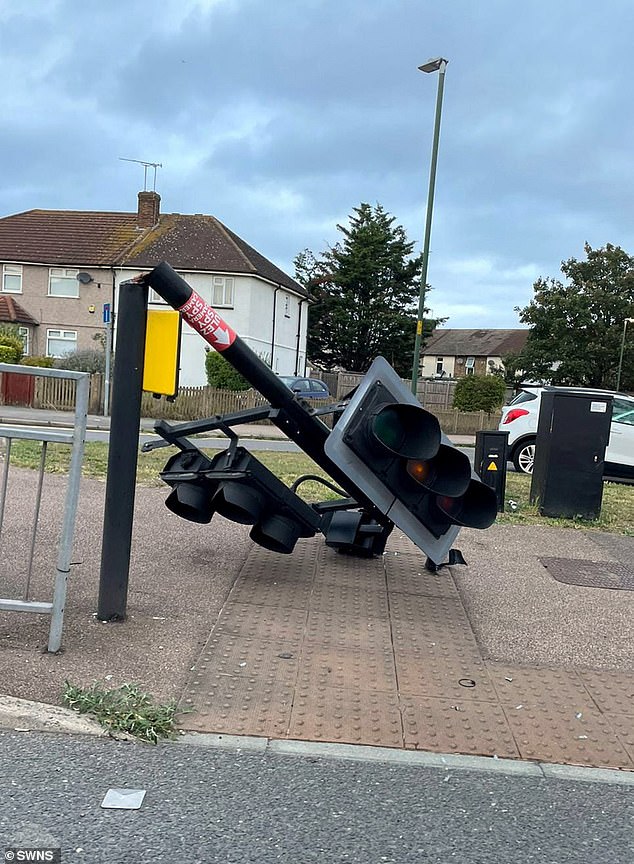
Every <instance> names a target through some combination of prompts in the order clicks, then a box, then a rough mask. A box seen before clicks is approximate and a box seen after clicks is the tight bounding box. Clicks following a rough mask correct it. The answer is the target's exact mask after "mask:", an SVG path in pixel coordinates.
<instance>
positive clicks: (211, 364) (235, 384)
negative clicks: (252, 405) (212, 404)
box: [205, 351, 251, 390]
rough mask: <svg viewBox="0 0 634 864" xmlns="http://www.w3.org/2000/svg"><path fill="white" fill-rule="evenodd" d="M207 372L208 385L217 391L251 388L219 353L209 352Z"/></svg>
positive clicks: (206, 362) (206, 359) (206, 361)
mask: <svg viewBox="0 0 634 864" xmlns="http://www.w3.org/2000/svg"><path fill="white" fill-rule="evenodd" d="M205 371H206V373H207V383H208V384H209V386H210V387H215V388H216V389H217V390H248V389H249V387H250V386H251V385H250V384H249V382H248V381H247V380H246V379H245V378H243V377H242V375H241V374H240V373H239V372H237V371H236V370H235V369H234V368H233V366H232V365H231V363H228V362H227V361H226V360H225V358H224V357H223V356H222V354H219V353H218V351H208V352H207V356H206V357H205Z"/></svg>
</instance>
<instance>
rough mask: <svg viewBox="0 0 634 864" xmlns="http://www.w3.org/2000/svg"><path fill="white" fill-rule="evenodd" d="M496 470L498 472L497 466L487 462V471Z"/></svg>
mask: <svg viewBox="0 0 634 864" xmlns="http://www.w3.org/2000/svg"><path fill="white" fill-rule="evenodd" d="M497 470H498V466H497V465H496V464H495V462H489V467H488V468H487V471H497Z"/></svg>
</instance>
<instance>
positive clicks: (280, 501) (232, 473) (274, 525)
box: [161, 447, 321, 553]
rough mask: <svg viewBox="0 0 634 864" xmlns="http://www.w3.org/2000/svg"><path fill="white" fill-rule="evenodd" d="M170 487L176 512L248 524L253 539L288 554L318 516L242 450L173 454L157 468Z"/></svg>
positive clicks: (316, 524) (308, 534)
mask: <svg viewBox="0 0 634 864" xmlns="http://www.w3.org/2000/svg"><path fill="white" fill-rule="evenodd" d="M161 478H162V479H163V480H164V481H165V482H166V483H167V484H168V485H169V486H171V487H172V491H171V492H170V494H169V495H168V497H167V499H166V501H165V504H166V506H167V507H168V508H169V509H170V510H171V511H172V512H173V513H175V514H176V515H177V516H181V517H182V518H183V519H188V520H189V521H191V522H201V523H207V522H210V521H211V518H212V516H213V515H214V513H218V514H220V515H221V516H224V517H225V519H229V520H231V521H233V522H239V523H240V524H242V525H252V526H253V527H252V529H251V533H250V536H251V539H252V540H253V541H254V542H255V543H258V544H259V545H260V546H264V547H265V548H266V549H271V550H273V551H274V552H282V553H290V552H292V551H293V549H294V548H295V544H296V543H297V540H298V539H299V538H300V537H312V536H313V535H314V534H315V533H316V532H317V531H318V530H319V525H320V521H321V517H320V516H319V515H318V514H317V513H316V512H315V510H313V508H312V507H310V506H309V505H308V504H306V503H305V502H304V501H302V499H301V498H300V497H299V496H298V495H296V494H295V493H294V492H292V491H291V490H290V489H289V488H288V487H287V486H285V485H284V484H283V483H282V481H281V480H279V479H278V478H277V477H276V476H275V475H274V474H272V473H271V471H269V470H268V468H266V467H265V466H264V465H262V463H261V462H259V461H258V460H257V459H256V458H255V456H252V455H251V454H250V453H248V452H247V451H246V450H245V449H244V448H242V447H237V448H235V450H232V449H231V448H230V449H228V450H223V451H222V452H221V453H218V454H216V455H215V456H214V457H213V459H208V458H207V457H206V456H205V455H204V454H203V453H201V452H200V451H199V450H197V449H192V450H186V451H182V452H179V453H176V454H175V455H174V456H172V457H171V458H170V460H169V461H168V462H167V464H166V465H165V468H164V469H163V471H162V472H161Z"/></svg>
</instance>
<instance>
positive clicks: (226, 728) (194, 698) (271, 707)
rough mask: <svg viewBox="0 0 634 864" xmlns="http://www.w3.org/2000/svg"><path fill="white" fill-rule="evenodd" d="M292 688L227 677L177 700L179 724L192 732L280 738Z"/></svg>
mask: <svg viewBox="0 0 634 864" xmlns="http://www.w3.org/2000/svg"><path fill="white" fill-rule="evenodd" d="M293 692H294V688H293V687H292V686H291V687H284V686H282V685H277V686H276V685H272V686H266V685H262V684H261V683H260V682H259V681H258V679H257V678H253V679H246V678H239V677H233V676H227V677H224V678H222V679H220V680H219V681H217V682H209V684H208V686H206V689H205V690H204V691H203V690H202V689H201V690H200V692H198V693H194V692H192V691H190V692H189V693H188V694H186V695H185V697H184V698H183V699H181V702H180V705H181V708H184V709H186V710H187V709H190V710H191V712H192V713H188V714H183V715H181V719H180V724H181V726H183V727H184V728H185V729H191V730H193V731H196V732H217V733H225V734H227V735H231V734H233V735H260V736H263V737H267V738H283V737H285V735H286V734H287V732H288V725H289V722H290V716H291V708H292V705H293Z"/></svg>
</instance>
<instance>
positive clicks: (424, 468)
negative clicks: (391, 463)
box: [407, 459, 431, 485]
mask: <svg viewBox="0 0 634 864" xmlns="http://www.w3.org/2000/svg"><path fill="white" fill-rule="evenodd" d="M407 473H408V474H409V476H410V477H413V478H414V480H416V481H417V482H418V483H422V484H423V485H424V484H425V483H427V482H428V481H429V477H430V474H431V471H430V466H429V462H420V461H419V460H418V459H409V460H408V462H407Z"/></svg>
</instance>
